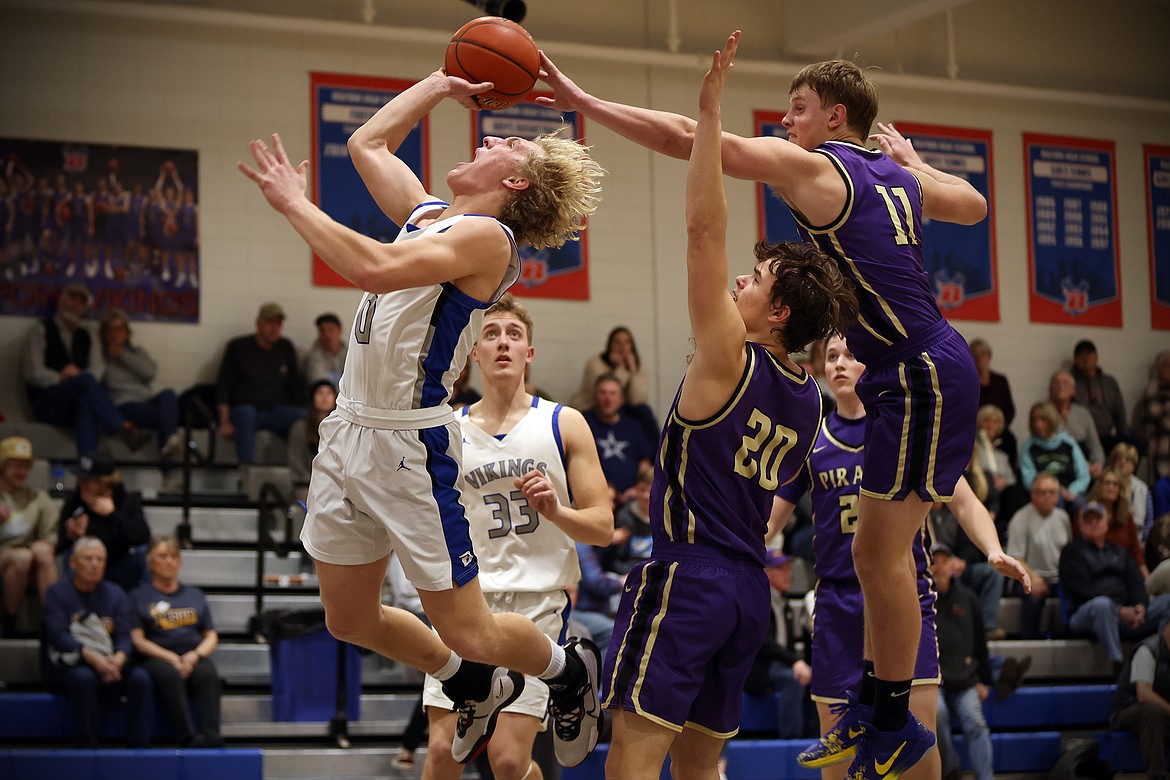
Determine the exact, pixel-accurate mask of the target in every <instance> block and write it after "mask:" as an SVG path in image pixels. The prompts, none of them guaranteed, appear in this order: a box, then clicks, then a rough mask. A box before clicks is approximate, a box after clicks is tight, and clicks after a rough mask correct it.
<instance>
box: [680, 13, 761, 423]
mask: <svg viewBox="0 0 1170 780" xmlns="http://www.w3.org/2000/svg"><path fill="white" fill-rule="evenodd" d="M738 43H739V32H738V31H737V32H735V33H734V34H733V35H732V36H731V37H730V38H728V39H727V46H726V47H725V48H724V49H723V51H718V52H715V54H714V56H713V57H712V59H711V69H710V70H709V71H707V74H706V75H705V76H704V77H703V85H702V87H701V88H700V90H699V123H698V125H697V127H696V130H695V144H694V147H693V148H692V149H691V159H690V164H689V165H688V166H687V188H686V222H687V309H688V311H689V313H690V319H691V332H692V335H693V337H694V340H695V355H694V357H693V358H692V360H691V365H690V367H689V368H688V369H687V374H686V377H685V378H684V380H683V388H682V395H681V397H680V399H679V411H680V412H681V413H682V414H683V416H684V417H688V418H690V419H703V418H704V417H705V416H707V415H709V414H713V413H714V412H715V411H717V410H718V409H719V407H720V406H722V404H724V403H725V402H726V401H727V398H728V396H729V395H730V391H731V389H732V388H733V387H734V385H735V383H736V382H738V381H739V379H740V376H741V374H742V372H743V365H744V362H745V361H746V360H747V357H746V353H745V351H744V339H745V338H746V336H747V329H746V326H745V325H744V322H743V318H742V317H740V314H739V310H738V309H737V308H736V305H735V302H734V300H732V297H731V295H730V294H729V293H728V292H727V193H726V191H725V190H724V186H723V164H722V160H721V146H722V128H721V124H722V120H721V115H722V107H721V101H722V98H723V85H724V83H725V82H726V80H727V74H728V72H729V71H730V70H731V67H732V61H733V60H734V58H735V50H736V47H737V45H738Z"/></svg>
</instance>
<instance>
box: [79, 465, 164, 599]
mask: <svg viewBox="0 0 1170 780" xmlns="http://www.w3.org/2000/svg"><path fill="white" fill-rule="evenodd" d="M73 472H74V473H75V474H76V475H77V488H76V489H75V490H74V491H73V492H72V493H70V494H69V495H68V496H66V497H65V503H64V504H63V505H62V506H61V513H60V524H59V526H58V529H57V552H58V553H62V554H63V553H65V552H67V551H68V550H69V549H71V548H72V547H73V543H74V542H76V541H77V540H78V539H80V538H81V537H83V536H93V537H96V538H97V539H99V540H100V541H101V542H102V545H103V546H104V547H105V552H104V554H103V562H102V569H103V571H104V572H105V575H106V578H107V579H109V580H110V581H111V582H114V583H116V584H117V585H119V586H120V587H121V588H122V590H125V591H129V590H133V589H134V588H136V587H138V585H139V583H141V582H142V579H143V576H144V575H145V573H146V555H145V550H144V549H143V545H145V544H146V543H147V542H148V541H149V540H150V527H149V526H148V525H147V524H146V514H145V513H144V512H143V510H142V496H141V495H139V494H138V493H137V492H134V491H130V490H126V488H125V486H124V485H123V484H122V474H121V472H119V471H118V469H117V467H116V466H115V465H114V461H112V460H111V459H110V458H108V457H106V456H104V455H96V456H94V455H85V456H83V457H82V458H81V459H79V460H78V461H77V465H76V466H75V467H74V468H73ZM65 573H66V575H68V566H66V567H65Z"/></svg>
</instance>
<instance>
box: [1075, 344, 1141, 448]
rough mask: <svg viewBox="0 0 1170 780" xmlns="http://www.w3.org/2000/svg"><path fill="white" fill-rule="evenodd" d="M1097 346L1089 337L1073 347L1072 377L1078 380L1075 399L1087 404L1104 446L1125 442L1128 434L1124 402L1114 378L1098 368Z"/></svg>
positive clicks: (1109, 446) (1129, 434)
mask: <svg viewBox="0 0 1170 780" xmlns="http://www.w3.org/2000/svg"><path fill="white" fill-rule="evenodd" d="M1097 361H1098V356H1097V347H1096V345H1095V344H1093V342H1091V341H1089V340H1088V339H1083V340H1081V341H1078V342H1077V344H1076V346H1075V347H1074V348H1073V369H1072V374H1073V378H1074V379H1075V380H1076V383H1077V401H1079V402H1080V403H1082V404H1084V405H1085V406H1087V407H1089V413H1090V414H1091V415H1093V422H1094V423H1095V424H1096V426H1097V435H1098V436H1100V437H1101V444H1102V445H1104V447H1105V449H1107V450H1111V449H1113V445H1115V444H1117V442H1119V441H1128V440H1129V439H1130V436H1131V433H1130V430H1129V424H1128V423H1127V422H1126V415H1125V401H1124V399H1123V398H1122V395H1121V386H1120V385H1118V384H1117V380H1116V379H1114V378H1113V377H1112V376H1110V375H1109V374H1106V373H1105V372H1104V371H1102V370H1101V367H1100V366H1099V365H1098V362H1097Z"/></svg>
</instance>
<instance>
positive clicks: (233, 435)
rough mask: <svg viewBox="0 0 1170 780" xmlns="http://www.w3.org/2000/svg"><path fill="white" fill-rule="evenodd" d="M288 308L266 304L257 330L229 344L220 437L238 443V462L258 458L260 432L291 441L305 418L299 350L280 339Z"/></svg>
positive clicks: (221, 386)
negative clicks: (290, 434) (294, 426)
mask: <svg viewBox="0 0 1170 780" xmlns="http://www.w3.org/2000/svg"><path fill="white" fill-rule="evenodd" d="M283 328H284V310H283V309H282V308H280V305H279V304H276V303H265V304H264V305H262V306H261V307H260V311H259V312H258V313H257V314H256V332H255V333H252V334H249V335H247V336H239V337H237V338H234V339H232V340H231V341H229V342H228V345H227V349H226V350H225V351H224V355H223V361H222V362H221V363H220V365H219V375H218V376H217V377H216V380H215V402H216V405H217V408H218V412H219V433H220V435H221V436H223V437H224V438H225V439H234V440H235V442H236V461H237V462H239V463H240V464H243V465H246V464H249V463H251V462H252V461H253V460H254V459H255V456H256V433H257V432H258V431H271V432H273V433H275V434H277V435H279V436H280V437H281V438H284V439H287V437H288V430H289V428H291V427H292V424H293V423H294V422H296V421H297V420H299V419H300V418H302V417H304V416H305V412H306V409H305V407H304V406H303V400H302V396H303V394H304V384H303V382H302V381H301V375H300V371H299V370H298V368H297V351H296V348H295V347H294V346H293V344H292V342H291V341H289V340H288V339H286V338H284V337H283V336H281V335H280V332H281V330H282V329H283Z"/></svg>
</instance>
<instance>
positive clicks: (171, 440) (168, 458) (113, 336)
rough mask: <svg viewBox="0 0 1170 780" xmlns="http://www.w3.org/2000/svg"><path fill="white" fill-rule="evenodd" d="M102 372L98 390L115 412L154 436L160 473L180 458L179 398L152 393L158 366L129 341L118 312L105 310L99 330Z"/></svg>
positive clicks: (123, 315) (121, 313)
mask: <svg viewBox="0 0 1170 780" xmlns="http://www.w3.org/2000/svg"><path fill="white" fill-rule="evenodd" d="M100 335H101V342H102V357H103V358H104V360H105V372H104V373H103V374H102V386H103V387H105V389H106V391H107V392H108V393H109V394H110V398H111V399H112V400H113V402H114V403H115V404H117V405H118V411H120V412H121V413H122V416H123V417H125V418H126V419H127V420H130V421H131V422H133V423H134V424H135V425H137V426H138V427H139V428H149V429H151V430H153V431H154V432H155V437H156V442H157V444H158V451H159V455H160V456H161V457H162V460H163V463H164V470H165V471H170V470H171V467H173V466H174V465H175V463H176V462H177V461H178V460H179V459H180V458H181V457H182V455H183V438H182V436H181V435H180V434H179V398H178V396H176V395H175V391H174V390H171V389H170V388H167V389H165V390H161V391H159V392H157V393H156V392H155V391H154V389H153V388H152V387H151V382H153V381H154V377H155V374H156V373H157V372H158V365H157V364H156V363H155V362H154V358H152V357H151V356H150V353H149V352H147V351H146V350H145V349H143V348H142V347H140V346H138V345H137V344H134V343H133V342H131V341H130V336H131V330H130V320H129V318H128V317H127V315H126V312H124V311H122V310H121V309H106V311H105V312H103V313H102V321H101V327H100Z"/></svg>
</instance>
